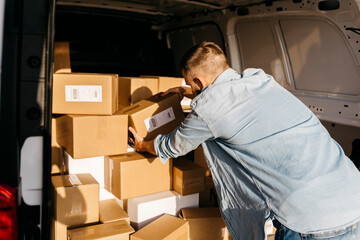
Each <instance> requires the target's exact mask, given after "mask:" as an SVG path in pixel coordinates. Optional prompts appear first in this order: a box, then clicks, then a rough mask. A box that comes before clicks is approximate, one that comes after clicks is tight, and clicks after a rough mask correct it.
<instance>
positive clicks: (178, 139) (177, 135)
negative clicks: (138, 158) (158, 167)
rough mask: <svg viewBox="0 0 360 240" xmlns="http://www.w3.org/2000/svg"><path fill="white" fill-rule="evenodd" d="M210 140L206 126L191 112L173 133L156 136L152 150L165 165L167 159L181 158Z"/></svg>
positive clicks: (209, 132)
mask: <svg viewBox="0 0 360 240" xmlns="http://www.w3.org/2000/svg"><path fill="white" fill-rule="evenodd" d="M211 138H213V134H212V133H211V131H210V129H209V128H208V125H207V124H206V123H205V122H204V121H203V120H202V119H201V118H200V117H199V116H198V115H197V114H196V112H194V111H193V112H191V113H190V114H189V115H188V116H187V117H186V118H185V120H184V121H183V122H182V123H181V125H180V126H179V127H177V128H176V129H175V130H174V131H172V132H171V133H169V134H167V135H162V134H160V135H158V136H157V137H156V138H155V139H154V148H155V152H156V155H157V156H159V158H160V160H161V162H162V163H164V164H165V163H166V161H167V160H168V159H169V158H177V157H179V156H183V155H185V154H187V153H188V152H190V151H192V150H194V149H196V148H197V147H198V146H199V145H200V144H201V143H202V142H204V141H206V140H208V139H211Z"/></svg>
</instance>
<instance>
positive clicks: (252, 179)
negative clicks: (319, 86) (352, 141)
mask: <svg viewBox="0 0 360 240" xmlns="http://www.w3.org/2000/svg"><path fill="white" fill-rule="evenodd" d="M191 107H192V109H193V111H192V112H191V113H190V114H189V115H188V116H187V118H186V119H185V120H184V122H183V123H182V124H181V126H179V127H178V128H177V129H176V130H174V131H173V132H172V133H170V134H168V135H159V136H157V137H156V139H155V141H154V147H155V151H156V153H157V155H158V156H159V157H160V159H161V161H163V162H166V161H167V159H168V158H176V157H178V156H181V155H185V154H186V153H188V152H189V151H191V150H194V149H196V148H197V147H198V146H199V145H200V144H201V145H202V146H203V148H204V153H205V157H206V160H207V163H208V166H209V168H210V170H211V174H212V177H213V180H214V183H215V187H216V191H217V193H218V197H219V202H220V210H221V212H222V216H223V218H224V220H225V223H226V225H227V227H228V229H229V231H230V233H231V234H232V236H233V237H234V239H264V238H265V233H264V222H265V220H266V218H268V217H270V216H274V217H275V218H276V219H277V220H278V221H279V222H280V223H282V224H283V225H284V226H286V227H288V228H289V229H292V230H294V231H296V232H301V233H313V232H321V231H326V230H331V229H336V228H338V227H342V226H347V225H349V224H352V223H354V222H356V221H358V220H360V174H359V171H358V170H357V169H356V168H355V166H354V165H353V163H352V162H351V161H350V160H349V158H348V157H346V155H345V154H344V152H343V150H342V149H341V147H340V146H339V145H338V144H337V143H336V142H335V141H334V140H333V139H332V138H331V137H330V135H329V133H328V132H327V131H326V129H325V128H324V127H323V126H322V124H321V123H320V121H319V120H318V119H317V118H316V116H315V115H314V114H313V113H312V112H311V111H310V110H309V109H308V108H307V107H306V106H305V105H304V104H303V103H302V102H300V101H299V100H298V99H297V98H296V97H294V96H293V95H292V94H291V93H289V92H288V91H286V90H285V89H284V88H282V87H281V86H280V85H279V84H277V83H276V81H275V80H274V79H273V78H272V77H271V76H270V75H267V74H265V73H264V72H263V71H262V70H261V69H246V70H245V71H244V72H243V73H242V74H241V75H239V74H238V73H236V72H235V71H234V70H233V69H227V70H226V71H224V72H223V73H222V74H221V75H220V76H219V77H218V78H217V79H216V81H215V82H214V83H213V84H212V85H210V86H208V87H206V88H205V89H203V91H202V92H201V93H200V94H199V95H198V96H197V97H196V98H194V99H193V101H192V103H191Z"/></svg>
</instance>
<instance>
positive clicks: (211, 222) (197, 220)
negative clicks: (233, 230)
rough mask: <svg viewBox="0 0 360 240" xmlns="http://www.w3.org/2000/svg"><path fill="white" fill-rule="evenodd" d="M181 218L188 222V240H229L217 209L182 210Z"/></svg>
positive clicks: (229, 237)
mask: <svg viewBox="0 0 360 240" xmlns="http://www.w3.org/2000/svg"><path fill="white" fill-rule="evenodd" d="M180 215H181V218H183V219H184V220H187V221H188V222H189V228H190V240H208V239H212V240H230V239H232V237H231V235H230V233H229V231H228V230H227V228H226V226H225V223H224V220H223V219H222V217H221V214H220V211H219V209H218V208H183V209H181V213H180Z"/></svg>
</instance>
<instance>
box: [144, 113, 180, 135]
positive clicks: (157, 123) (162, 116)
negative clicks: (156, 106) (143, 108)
mask: <svg viewBox="0 0 360 240" xmlns="http://www.w3.org/2000/svg"><path fill="white" fill-rule="evenodd" d="M173 120H175V115H174V110H173V109H172V107H169V108H168V109H166V110H164V111H162V112H160V113H158V114H156V115H154V116H151V117H149V118H147V119H145V120H144V123H145V126H146V129H147V131H148V132H152V131H154V130H155V129H157V128H159V127H161V126H163V125H165V124H167V123H168V122H171V121H173Z"/></svg>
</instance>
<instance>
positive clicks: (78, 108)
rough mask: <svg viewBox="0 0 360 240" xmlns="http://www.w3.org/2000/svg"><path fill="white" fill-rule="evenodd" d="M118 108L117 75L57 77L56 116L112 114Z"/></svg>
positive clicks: (61, 75)
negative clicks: (57, 114)
mask: <svg viewBox="0 0 360 240" xmlns="http://www.w3.org/2000/svg"><path fill="white" fill-rule="evenodd" d="M117 109H118V75H117V74H97V73H59V74H54V77H53V105H52V112H53V113H59V114H94V115H111V114H113V113H115V112H116V111H117Z"/></svg>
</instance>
